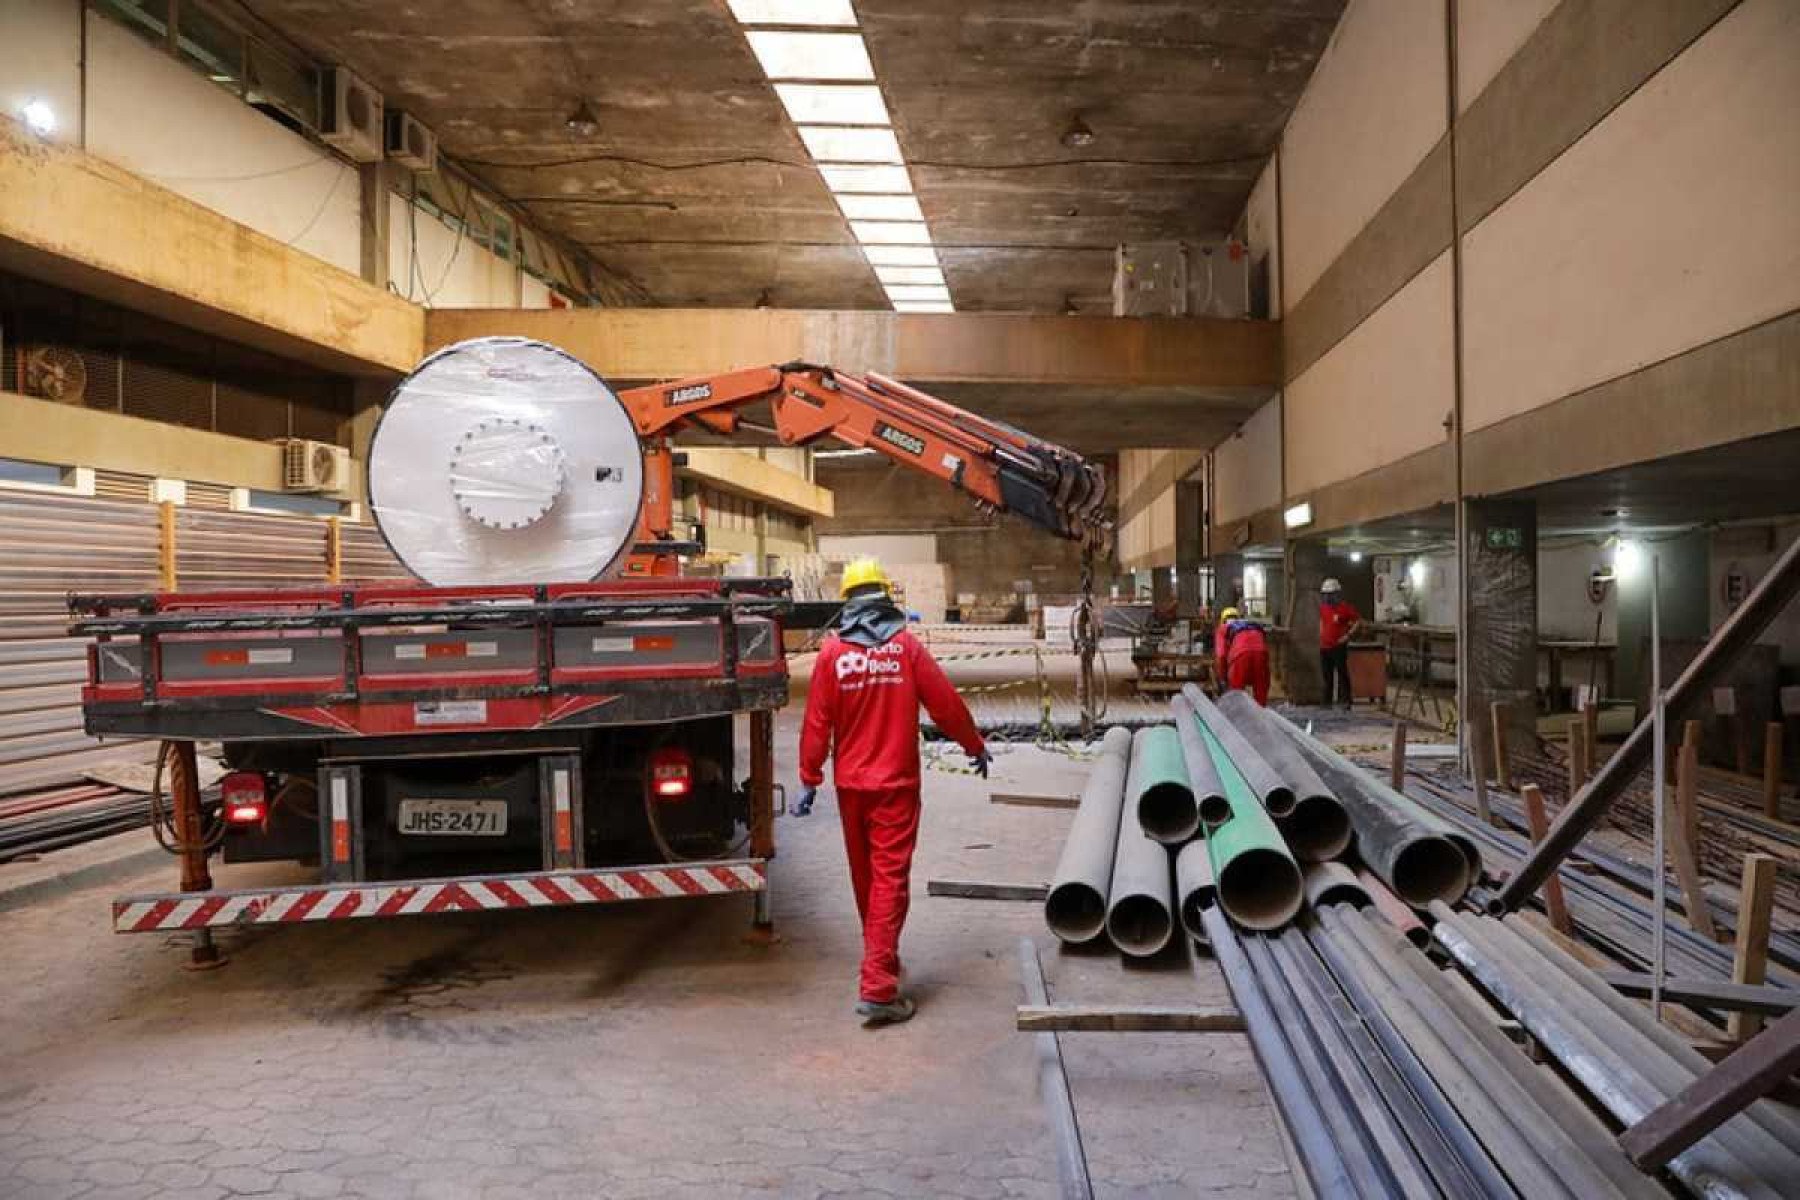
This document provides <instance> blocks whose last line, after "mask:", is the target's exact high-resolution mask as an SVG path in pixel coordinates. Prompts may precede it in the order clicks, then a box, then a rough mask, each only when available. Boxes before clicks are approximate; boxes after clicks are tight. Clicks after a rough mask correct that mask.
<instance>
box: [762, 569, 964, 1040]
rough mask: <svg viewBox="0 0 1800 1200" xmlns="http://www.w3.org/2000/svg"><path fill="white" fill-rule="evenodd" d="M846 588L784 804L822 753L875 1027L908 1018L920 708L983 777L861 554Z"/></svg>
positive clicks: (810, 787)
mask: <svg viewBox="0 0 1800 1200" xmlns="http://www.w3.org/2000/svg"><path fill="white" fill-rule="evenodd" d="M843 595H844V607H843V609H842V611H841V612H840V613H839V615H838V620H837V628H836V630H835V631H834V632H833V633H832V635H831V636H830V637H828V638H826V639H825V644H824V645H823V646H822V647H820V649H819V657H818V659H817V660H816V661H815V662H814V663H813V671H812V686H811V690H810V691H809V692H808V693H807V698H806V719H805V721H804V722H803V723H802V726H801V732H800V783H801V792H800V796H799V799H798V800H797V801H796V802H795V804H794V805H793V807H792V810H791V811H793V812H794V813H795V814H796V815H799V816H804V815H806V813H807V812H809V811H810V810H811V809H812V804H813V799H814V797H815V796H816V795H817V794H818V790H819V784H820V783H821V782H823V780H824V778H825V774H824V771H825V756H826V754H827V753H830V754H831V755H832V757H833V759H834V767H833V772H832V774H833V781H834V782H835V783H836V785H837V797H838V815H839V816H840V817H841V818H842V819H843V823H844V851H845V854H846V855H847V856H848V858H849V860H850V885H851V887H852V888H853V889H854V890H855V892H856V911H857V912H858V913H859V914H860V915H861V916H862V927H863V959H862V978H861V987H860V992H859V997H860V999H859V1002H858V1003H857V1006H856V1011H857V1015H858V1016H860V1017H862V1018H863V1024H864V1025H866V1026H870V1027H874V1026H877V1025H891V1024H895V1023H897V1022H900V1021H905V1020H908V1019H909V1018H911V1016H912V1015H913V1002H912V1000H911V999H910V998H908V997H906V996H903V995H901V994H900V927H901V926H902V925H903V924H905V922H906V909H907V904H908V901H909V899H910V889H909V885H910V876H911V874H912V858H913V848H914V847H915V846H916V845H917V844H918V840H919V810H920V803H919V706H920V705H921V704H923V705H924V706H925V711H926V712H928V713H930V714H931V719H932V720H933V721H935V722H937V727H938V729H939V730H941V731H942V732H943V733H944V734H945V735H947V736H948V737H950V738H953V739H954V740H955V741H956V743H957V744H958V745H960V746H961V747H962V748H963V750H964V751H966V752H967V753H968V755H969V758H970V760H971V763H970V765H971V766H972V767H974V769H975V770H976V771H978V772H980V774H981V776H982V777H983V778H986V777H987V773H988V763H989V759H988V753H987V746H986V744H985V743H984V742H983V741H982V738H981V733H980V731H979V730H977V729H976V728H975V720H974V718H973V717H971V716H970V715H969V709H968V706H967V705H965V704H964V703H963V701H962V697H961V696H959V695H957V694H956V689H955V688H954V687H952V686H951V685H950V681H949V680H948V679H946V678H945V677H944V671H943V668H942V667H940V666H938V664H937V661H936V660H935V659H933V658H932V657H931V652H930V651H928V650H926V649H925V647H924V646H922V645H920V644H919V641H918V639H916V638H914V637H913V635H912V634H910V633H908V632H907V631H906V614H905V613H903V612H901V611H900V609H899V608H898V607H897V606H896V605H895V604H894V601H893V597H892V586H891V585H890V584H889V582H888V578H887V574H886V573H885V572H884V571H883V570H882V569H881V564H880V563H878V562H876V561H875V560H874V559H859V560H857V561H856V562H853V563H851V564H850V565H849V566H848V567H846V568H845V570H844V582H843Z"/></svg>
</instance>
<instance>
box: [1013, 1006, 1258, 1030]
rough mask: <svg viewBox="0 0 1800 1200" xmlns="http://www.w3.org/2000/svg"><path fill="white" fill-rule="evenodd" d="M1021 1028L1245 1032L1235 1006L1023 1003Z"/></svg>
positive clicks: (1019, 1022) (1019, 1013) (1020, 1017)
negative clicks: (1196, 1006)
mask: <svg viewBox="0 0 1800 1200" xmlns="http://www.w3.org/2000/svg"><path fill="white" fill-rule="evenodd" d="M1017 1022H1018V1028H1019V1029H1021V1030H1023V1031H1025V1032H1028V1033H1242V1032H1243V1031H1244V1017H1243V1014H1242V1013H1240V1012H1238V1010H1237V1009H1235V1008H1183V1007H1178V1006H1177V1007H1168V1006H1161V1005H1154V1004H1127V1005H1117V1004H1066V1005H1054V1004H1021V1005H1020V1006H1019V1010H1018V1015H1017Z"/></svg>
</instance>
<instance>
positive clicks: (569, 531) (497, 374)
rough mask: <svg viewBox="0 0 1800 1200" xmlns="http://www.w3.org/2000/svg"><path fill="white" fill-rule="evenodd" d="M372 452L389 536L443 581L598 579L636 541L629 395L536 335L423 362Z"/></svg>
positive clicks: (376, 493) (478, 344)
mask: <svg viewBox="0 0 1800 1200" xmlns="http://www.w3.org/2000/svg"><path fill="white" fill-rule="evenodd" d="M368 458H369V463H368V472H369V474H368V494H369V508H370V510H371V511H372V512H373V513H374V515H375V522H376V524H377V525H378V526H380V528H381V532H382V536H384V537H385V538H386V539H387V543H388V546H389V547H390V548H391V549H392V550H393V552H394V554H395V556H396V557H398V558H399V559H400V561H401V563H403V564H404V565H405V566H406V568H407V570H409V571H411V572H412V573H413V574H414V575H417V576H418V577H419V578H420V579H423V580H424V581H425V582H427V583H430V584H433V585H435V586H438V587H450V586H456V585H469V584H511V583H578V582H584V581H586V580H590V579H597V578H599V577H600V576H602V575H604V574H606V573H607V572H609V571H610V570H612V569H613V568H614V567H616V566H617V565H618V564H619V563H620V562H621V561H622V560H623V558H624V556H625V554H626V552H627V551H628V550H629V549H630V546H631V542H632V539H633V537H634V535H635V534H636V532H637V522H638V509H639V507H640V506H641V505H642V503H643V499H644V459H643V451H642V448H641V447H640V446H639V444H638V438H637V432H636V430H635V429H633V427H632V423H631V417H630V414H628V413H627V412H626V411H625V406H624V405H623V404H621V403H620V402H619V398H618V397H617V396H615V395H614V394H613V391H612V389H611V388H609V387H607V386H606V383H605V381H604V380H602V379H601V378H600V377H599V376H598V375H596V374H595V373H594V372H593V371H592V370H590V369H589V368H588V367H587V366H586V365H584V364H583V363H581V362H580V361H579V360H578V359H576V358H574V357H573V356H572V355H570V354H568V353H566V352H564V351H562V350H558V349H557V348H556V347H555V346H551V345H548V344H546V343H544V342H538V341H532V340H530V339H528V338H515V337H486V338H474V339H472V340H470V341H466V342H458V343H456V344H455V345H453V346H446V347H445V348H444V349H442V350H439V351H438V352H437V353H435V354H433V355H432V356H431V357H429V358H427V359H426V360H425V361H424V362H422V363H420V364H419V366H418V368H417V369H416V370H414V371H413V373H412V374H410V375H408V376H407V377H406V378H405V379H403V380H401V381H400V386H399V387H397V388H395V389H394V393H393V395H392V396H391V397H389V399H388V404H387V408H386V409H385V410H384V411H383V413H382V415H381V420H380V422H379V423H378V424H377V425H376V427H375V434H374V437H373V438H372V440H371V441H370V444H369V455H368Z"/></svg>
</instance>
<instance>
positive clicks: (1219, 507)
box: [1212, 396, 1281, 525]
mask: <svg viewBox="0 0 1800 1200" xmlns="http://www.w3.org/2000/svg"><path fill="white" fill-rule="evenodd" d="M1280 503H1281V397H1280V396H1276V397H1275V398H1274V399H1273V400H1271V401H1269V402H1268V403H1267V404H1265V405H1263V406H1262V407H1261V408H1259V409H1257V410H1256V411H1255V412H1253V413H1251V414H1250V419H1249V420H1247V421H1245V422H1244V427H1243V428H1242V429H1240V430H1238V432H1237V433H1235V434H1233V435H1232V436H1230V437H1228V438H1226V439H1225V440H1224V441H1223V442H1220V443H1219V446H1218V448H1217V449H1216V450H1214V451H1213V498H1212V510H1213V512H1212V519H1213V524H1215V525H1224V524H1227V523H1229V522H1232V521H1241V520H1243V519H1244V518H1246V517H1249V516H1252V515H1254V514H1256V513H1259V512H1262V511H1263V510H1264V509H1268V508H1274V507H1276V506H1277V505H1279V504H1280Z"/></svg>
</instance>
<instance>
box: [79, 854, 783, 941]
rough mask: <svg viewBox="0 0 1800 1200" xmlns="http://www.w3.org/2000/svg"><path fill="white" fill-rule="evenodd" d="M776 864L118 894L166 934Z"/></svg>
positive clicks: (683, 891)
mask: <svg viewBox="0 0 1800 1200" xmlns="http://www.w3.org/2000/svg"><path fill="white" fill-rule="evenodd" d="M768 886H769V884H768V863H767V861H766V860H764V859H760V858H739V859H728V860H721V861H719V862H705V863H680V864H675V863H662V864H653V865H649V866H639V867H604V868H595V869H583V870H573V871H533V872H527V873H523V874H513V875H471V876H462V877H459V878H455V879H412V880H407V881H405V882H391V883H334V884H313V885H305V884H302V885H297V886H293V887H281V888H241V889H227V890H217V891H210V892H172V893H164V894H151V895H138V896H122V897H120V898H119V899H117V900H114V901H113V906H112V908H113V932H114V933H157V932H165V931H168V930H177V929H206V928H212V927H217V926H249V925H283V924H298V923H301V922H306V921H347V920H360V919H364V918H368V917H410V916H425V915H429V914H432V913H450V912H480V911H485V910H488V909H497V908H555V907H566V906H570V905H576V904H624V903H631V902H634V901H641V900H675V899H681V898H683V897H688V896H723V895H728V894H732V893H737V892H762V891H765V890H767V888H768Z"/></svg>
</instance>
